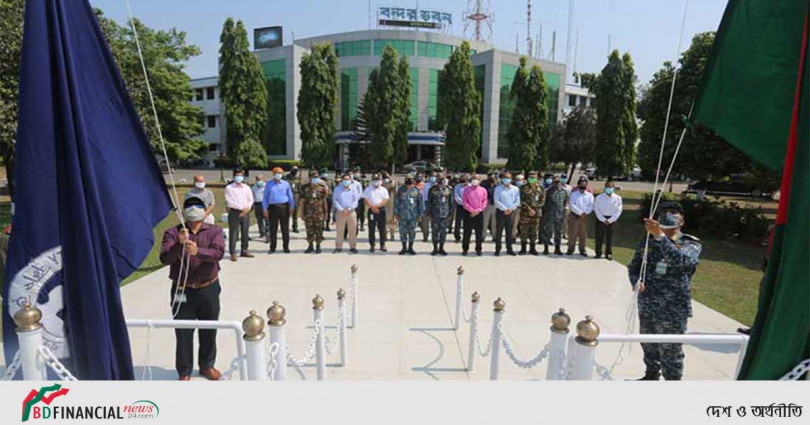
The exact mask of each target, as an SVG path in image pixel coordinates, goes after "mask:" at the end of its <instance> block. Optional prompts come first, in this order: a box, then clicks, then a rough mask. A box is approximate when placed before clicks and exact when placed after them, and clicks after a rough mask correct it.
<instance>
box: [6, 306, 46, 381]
mask: <svg viewBox="0 0 810 425" xmlns="http://www.w3.org/2000/svg"><path fill="white" fill-rule="evenodd" d="M40 319H42V312H41V311H40V310H39V309H38V308H36V307H34V306H31V304H29V303H25V305H24V306H23V308H22V309H20V310H18V311H17V312H16V313H14V324H16V325H17V329H16V332H17V339H18V341H19V343H20V365H21V366H22V376H23V379H24V380H26V381H44V380H46V379H48V372H47V370H46V368H45V359H43V358H42V356H40V355H39V351H38V350H39V347H42V325H41V324H40V323H39V321H40Z"/></svg>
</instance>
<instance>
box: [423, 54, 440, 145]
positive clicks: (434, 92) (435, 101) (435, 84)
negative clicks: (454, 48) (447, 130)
mask: <svg viewBox="0 0 810 425" xmlns="http://www.w3.org/2000/svg"><path fill="white" fill-rule="evenodd" d="M420 53H421V50H420ZM438 112H439V70H438V69H431V70H429V71H428V130H431V131H439V130H440V128H439V120H438V118H439V117H438Z"/></svg>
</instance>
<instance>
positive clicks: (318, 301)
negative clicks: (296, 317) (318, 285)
mask: <svg viewBox="0 0 810 425" xmlns="http://www.w3.org/2000/svg"><path fill="white" fill-rule="evenodd" d="M312 309H313V310H323V298H321V296H320V295H318V294H315V298H313V299H312Z"/></svg>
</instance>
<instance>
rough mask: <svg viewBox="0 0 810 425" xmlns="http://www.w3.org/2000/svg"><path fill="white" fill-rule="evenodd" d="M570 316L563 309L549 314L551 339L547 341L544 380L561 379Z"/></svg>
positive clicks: (563, 369)
mask: <svg viewBox="0 0 810 425" xmlns="http://www.w3.org/2000/svg"><path fill="white" fill-rule="evenodd" d="M570 324H571V317H570V316H568V315H567V314H566V313H565V309H564V308H561V309H560V311H558V312H557V313H554V314H552V315H551V340H550V341H549V343H548V349H549V353H548V367H547V368H546V381H559V380H561V379H563V373H564V371H565V348H566V341H567V340H568V332H569V331H568V325H570Z"/></svg>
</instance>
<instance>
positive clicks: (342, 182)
mask: <svg viewBox="0 0 810 425" xmlns="http://www.w3.org/2000/svg"><path fill="white" fill-rule="evenodd" d="M340 184H342V185H343V187H349V186H351V184H352V181H351V180H343V181H341V182H340Z"/></svg>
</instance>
